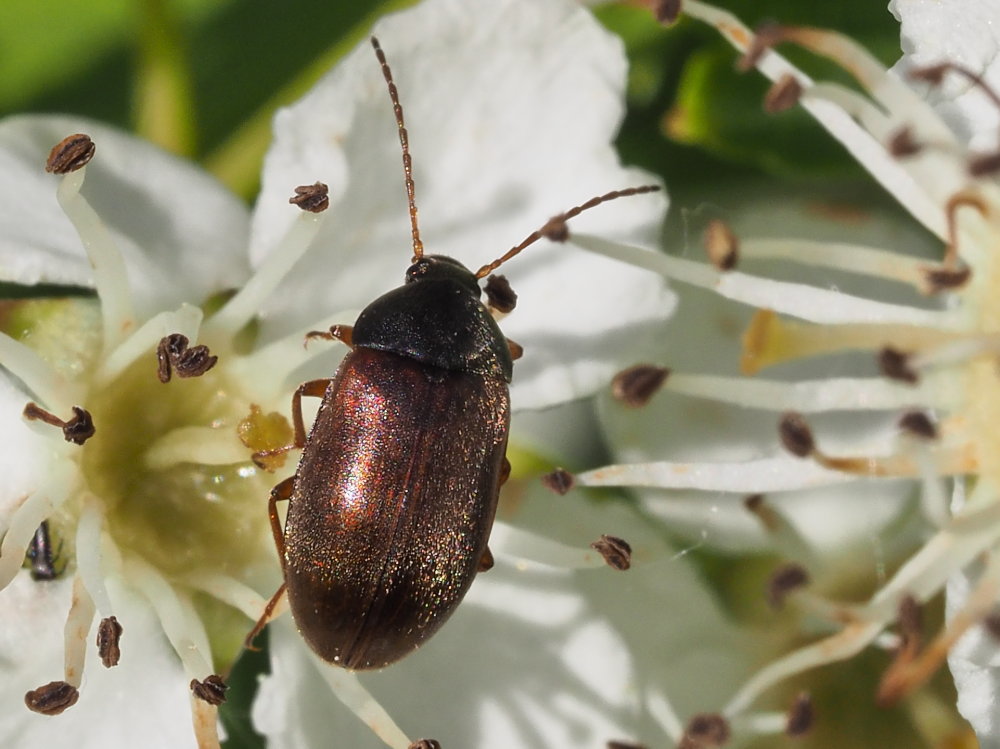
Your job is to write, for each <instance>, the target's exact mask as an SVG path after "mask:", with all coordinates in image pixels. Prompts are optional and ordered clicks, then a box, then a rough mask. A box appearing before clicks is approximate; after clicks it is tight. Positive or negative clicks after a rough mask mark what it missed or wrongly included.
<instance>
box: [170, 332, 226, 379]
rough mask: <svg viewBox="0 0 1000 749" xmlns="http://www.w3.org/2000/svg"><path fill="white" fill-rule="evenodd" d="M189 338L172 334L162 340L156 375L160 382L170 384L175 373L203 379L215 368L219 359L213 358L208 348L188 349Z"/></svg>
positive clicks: (179, 375)
mask: <svg viewBox="0 0 1000 749" xmlns="http://www.w3.org/2000/svg"><path fill="white" fill-rule="evenodd" d="M188 343H189V341H188V338H187V336H186V335H182V334H181V333H171V334H170V335H168V336H167V337H166V338H163V339H162V340H160V345H159V346H157V347H156V364H157V368H156V375H157V377H159V378H160V382H162V383H167V382H170V377H171V374H172V373H173V372H176V373H177V376H178V377H201V375H203V374H205V373H206V372H207V371H208V370H210V369H211V368H212V367H214V366H215V363H216V362H217V361H219V357H217V356H212V354H211V353H210V352H209V350H208V346H203V345H199V346H192V347H191V348H188Z"/></svg>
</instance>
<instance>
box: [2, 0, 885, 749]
mask: <svg viewBox="0 0 1000 749" xmlns="http://www.w3.org/2000/svg"><path fill="white" fill-rule="evenodd" d="M406 4H408V0H381V1H380V0H355V2H351V3H316V2H311V1H309V0H283V1H282V2H274V0H88V2H86V3H72V2H70V3H58V4H53V3H45V2H38V0H4V9H3V11H2V13H0V17H2V19H3V22H2V23H0V115H7V114H12V113H16V112H24V111H35V112H71V113H77V114H81V115H85V116H88V117H93V118H96V119H100V120H103V121H106V122H110V123H113V124H116V125H118V126H120V127H122V128H124V129H128V130H134V131H137V132H139V133H140V134H141V135H143V136H144V137H147V138H150V139H152V140H155V141H156V142H158V143H160V144H161V145H164V146H165V147H169V148H171V149H173V150H175V151H178V152H180V153H184V154H186V155H188V156H190V157H192V158H194V159H196V160H198V161H200V162H201V163H203V164H205V165H206V166H207V167H208V168H209V169H210V170H211V171H213V172H214V173H215V174H217V175H218V176H220V178H221V179H223V181H225V182H226V183H227V184H229V185H230V187H232V188H233V189H234V190H235V191H236V192H237V193H239V194H240V195H242V196H243V197H244V198H246V199H247V200H252V199H253V197H254V193H255V191H256V189H257V175H258V173H259V168H260V162H261V159H262V157H263V154H264V150H265V149H266V147H267V144H268V139H269V123H270V117H271V114H272V112H273V111H274V109H275V108H276V107H277V106H280V105H281V104H283V103H286V102H290V101H293V100H294V99H295V98H296V97H297V96H298V95H300V94H301V93H303V92H304V91H305V90H306V89H307V88H308V87H309V85H311V83H312V82H313V81H314V80H316V78H318V77H319V75H321V74H322V73H323V72H324V71H325V70H326V69H328V68H329V67H330V66H331V65H332V64H333V63H335V62H336V60H337V59H339V58H340V56H342V55H343V54H344V53H345V52H346V51H347V50H348V49H350V47H351V46H352V45H353V44H355V43H356V42H357V41H358V40H360V39H361V38H363V36H364V35H366V34H367V33H368V31H369V29H370V26H371V23H372V21H373V20H375V19H376V18H377V17H379V16H380V15H382V14H383V13H385V12H388V11H389V10H392V9H395V8H398V7H401V6H403V5H406ZM718 4H719V5H723V6H726V7H728V8H730V9H731V10H733V11H734V12H736V13H737V14H738V15H739V16H740V17H741V18H742V19H743V20H744V21H745V22H746V23H747V24H748V25H750V26H751V27H752V26H754V25H756V24H757V23H759V22H761V21H762V20H765V19H773V20H780V21H781V22H786V23H804V24H809V25H815V26H825V27H830V28H834V29H837V30H840V31H842V32H844V33H846V34H848V35H850V36H851V37H853V38H855V39H857V40H858V41H860V42H861V43H862V44H864V45H865V46H867V47H868V48H869V49H870V50H872V51H873V52H874V53H875V54H876V55H877V56H878V57H879V58H880V59H881V60H882V61H883V62H885V63H886V64H891V63H892V62H893V61H894V59H895V58H896V57H897V56H898V54H899V42H898V25H897V24H896V22H895V21H894V19H893V18H892V17H891V16H890V15H889V13H888V12H887V11H886V9H885V3H884V2H871V0H840V2H836V3H832V2H828V3H806V2H801V0H726V1H724V2H720V3H718ZM598 15H599V17H600V19H601V20H602V22H604V23H605V24H606V25H607V26H608V28H610V29H612V30H613V31H614V32H616V33H617V34H619V35H620V36H621V37H622V38H623V40H624V42H625V47H626V50H627V52H628V55H629V58H630V60H631V62H632V69H631V73H630V79H629V89H628V112H627V115H626V118H625V121H624V123H623V127H622V131H621V135H620V138H619V142H618V145H619V148H620V151H621V154H622V157H623V159H624V160H625V161H626V162H629V163H632V164H638V165H641V166H643V167H645V168H646V169H648V170H650V171H652V172H655V173H657V174H659V175H661V176H662V177H663V179H664V181H665V183H666V184H667V187H668V190H669V191H670V194H671V199H672V203H673V206H674V209H673V210H672V216H675V217H676V216H678V215H681V214H682V211H681V210H678V209H679V208H680V209H683V208H685V207H692V206H697V205H699V204H701V203H702V202H704V201H711V200H712V199H713V195H714V194H715V193H716V192H718V191H719V188H720V185H725V186H726V188H727V192H732V190H731V188H732V186H733V185H734V184H737V185H740V184H746V185H753V184H754V183H755V181H759V180H761V179H763V178H765V177H767V176H770V175H778V176H780V177H782V179H784V180H785V181H786V182H788V181H790V182H791V187H790V188H789V189H795V185H805V186H811V187H816V186H817V185H827V184H829V183H830V182H831V181H836V182H837V183H838V184H841V185H843V184H850V185H852V186H856V187H857V191H856V193H855V194H856V195H857V196H858V198H859V199H861V200H869V201H870V200H873V199H874V200H882V201H884V200H885V199H884V198H883V197H879V195H878V193H877V190H875V188H873V187H872V185H871V182H870V180H867V179H864V175H863V171H862V170H861V168H860V167H859V166H858V165H857V164H855V163H854V162H853V161H852V160H851V159H850V158H848V157H847V156H846V154H845V153H844V151H843V149H841V148H840V146H839V145H838V144H836V143H835V142H834V141H833V140H832V139H831V138H830V137H829V136H828V135H826V133H825V132H824V131H823V130H822V129H821V128H819V127H818V126H817V125H816V124H815V123H813V122H812V121H811V120H810V119H809V118H808V117H807V116H806V115H804V113H802V112H801V111H796V110H793V111H790V112H787V113H783V114H781V115H778V116H766V115H765V114H764V113H763V111H762V109H761V105H760V101H761V98H762V96H763V93H764V91H765V90H766V84H765V82H764V81H763V80H762V79H761V77H760V76H759V75H756V74H747V75H739V74H737V73H736V72H734V70H733V62H734V60H735V53H734V51H733V50H732V49H731V48H730V47H729V46H728V45H727V44H726V43H725V42H723V41H721V40H720V39H719V38H718V36H717V35H716V34H715V32H714V31H713V30H712V29H710V28H707V27H705V26H704V25H702V24H700V23H697V22H691V21H687V20H682V21H681V22H679V23H677V24H675V25H674V26H672V27H671V28H669V29H664V28H663V27H661V26H660V25H658V24H657V23H656V22H655V21H654V20H653V19H652V17H651V15H650V13H649V12H648V10H646V9H644V8H643V7H641V5H640V4H639V3H632V4H622V5H608V6H604V7H602V8H600V9H599V10H598ZM502 32H503V30H502V29H498V33H502ZM782 51H783V52H787V53H788V54H789V56H790V57H791V58H792V59H793V60H794V61H795V62H797V63H800V64H802V65H804V66H805V68H806V70H807V72H810V73H812V74H814V75H823V76H833V77H835V78H836V79H837V80H841V81H846V79H845V78H844V77H843V76H842V75H841V74H840V73H839V71H836V70H834V69H833V68H832V66H830V65H829V64H827V63H824V62H823V61H817V60H815V59H812V58H810V56H809V55H804V54H800V53H798V51H797V50H785V49H784V48H783V49H782ZM484 53H485V52H484ZM611 187H616V186H609V189H610V188H611ZM748 189H752V188H748ZM674 220H675V221H676V220H678V219H676V218H675V219H674ZM262 511H263V503H262ZM266 668H267V660H266V657H264V656H262V655H260V654H251V656H250V657H246V658H243V659H241V660H240V662H239V663H238V664H237V667H236V670H235V672H234V673H233V674H232V676H231V682H232V687H233V688H232V691H231V693H230V700H229V702H227V704H226V706H225V708H224V711H223V720H224V722H225V725H226V728H227V731H228V733H229V737H230V740H229V741H228V742H227V746H229V747H231V748H232V749H241V748H242V749H245V748H247V747H257V746H263V742H262V740H261V739H260V738H259V737H257V736H256V735H255V734H254V733H253V731H252V729H251V728H250V723H249V718H248V716H249V705H250V704H251V701H252V696H253V693H254V689H255V684H256V680H257V678H258V675H259V674H260V673H262V672H263V671H264V670H266Z"/></svg>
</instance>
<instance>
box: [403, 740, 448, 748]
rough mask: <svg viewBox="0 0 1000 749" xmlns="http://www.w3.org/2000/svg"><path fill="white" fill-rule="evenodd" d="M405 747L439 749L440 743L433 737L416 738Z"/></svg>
mask: <svg viewBox="0 0 1000 749" xmlns="http://www.w3.org/2000/svg"><path fill="white" fill-rule="evenodd" d="M406 749H441V744H439V743H438V742H436V741H435V740H434V739H417V740H416V741H414V742H413V743H412V744H410V745H409V746H408V747H406Z"/></svg>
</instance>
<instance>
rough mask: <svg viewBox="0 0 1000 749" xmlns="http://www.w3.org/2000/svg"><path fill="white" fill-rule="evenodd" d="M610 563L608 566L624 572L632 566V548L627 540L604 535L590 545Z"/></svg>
mask: <svg viewBox="0 0 1000 749" xmlns="http://www.w3.org/2000/svg"><path fill="white" fill-rule="evenodd" d="M590 548H591V549H594V550H595V551H596V552H598V553H599V554H600V555H601V556H602V557H604V561H605V562H607V563H608V566H609V567H611V568H613V569H616V570H618V571H619V572H624V571H625V570H627V569H628V568H629V567H631V566H632V547H631V546H629V544H628V542H627V541H626V540H625V539H622V538H618V537H617V536H608V535H606V534H605V535H602V536H601V537H600V538H599V539H597V540H596V541H594V543H592V544H591V545H590Z"/></svg>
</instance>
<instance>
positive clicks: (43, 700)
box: [24, 681, 80, 715]
mask: <svg viewBox="0 0 1000 749" xmlns="http://www.w3.org/2000/svg"><path fill="white" fill-rule="evenodd" d="M78 699H80V690H79V689H77V688H76V687H74V686H73V685H72V684H67V683H66V682H65V681H50V682H49V683H48V684H45V685H44V686H41V687H38V689H32V690H31V691H30V692H28V693H27V694H25V695H24V704H25V705H27V706H28V709H29V710H31V712H33V713H41V714H42V715H59V713H61V712H62V711H63V710H66V709H67V708H70V707H73V705H75V704H76V701H77V700H78Z"/></svg>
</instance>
